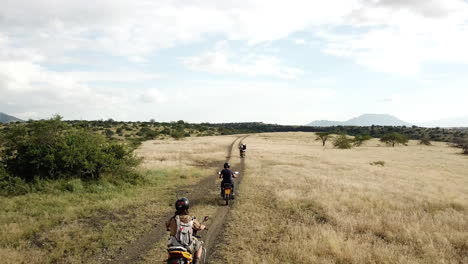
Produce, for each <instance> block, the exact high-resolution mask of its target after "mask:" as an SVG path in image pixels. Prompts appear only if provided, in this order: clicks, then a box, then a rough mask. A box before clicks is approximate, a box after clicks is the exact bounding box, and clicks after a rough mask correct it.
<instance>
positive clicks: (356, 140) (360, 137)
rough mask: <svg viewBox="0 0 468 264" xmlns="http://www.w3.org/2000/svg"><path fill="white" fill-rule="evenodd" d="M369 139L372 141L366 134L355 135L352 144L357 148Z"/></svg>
mask: <svg viewBox="0 0 468 264" xmlns="http://www.w3.org/2000/svg"><path fill="white" fill-rule="evenodd" d="M370 139H372V137H371V136H369V135H367V134H364V135H357V136H355V137H354V139H353V144H354V146H356V147H359V146H361V145H362V144H363V143H364V142H366V141H368V140H370Z"/></svg>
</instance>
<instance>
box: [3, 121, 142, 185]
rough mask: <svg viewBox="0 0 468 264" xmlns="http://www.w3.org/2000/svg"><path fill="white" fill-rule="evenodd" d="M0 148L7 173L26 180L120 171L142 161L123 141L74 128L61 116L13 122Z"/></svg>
mask: <svg viewBox="0 0 468 264" xmlns="http://www.w3.org/2000/svg"><path fill="white" fill-rule="evenodd" d="M0 149H1V152H0V160H1V161H2V163H3V164H4V168H5V170H6V173H7V174H8V175H10V176H11V177H18V178H21V179H22V180H24V181H26V182H32V181H33V180H35V179H39V180H44V179H51V180H57V179H74V178H81V179H98V178H100V177H101V175H102V173H112V174H113V175H121V174H122V173H125V172H127V171H130V170H131V169H132V168H133V167H135V166H136V165H137V164H138V162H139V160H138V159H136V158H135V157H134V156H133V154H132V151H131V150H130V149H127V148H126V147H125V146H124V145H121V144H118V143H115V142H112V141H110V140H108V139H107V138H106V137H104V136H103V135H99V134H95V133H91V132H87V131H85V130H82V129H74V128H71V127H70V126H69V125H67V124H66V123H64V122H62V121H61V117H59V116H57V117H54V118H52V119H49V120H41V121H34V122H30V123H27V124H18V125H14V126H13V127H12V128H11V129H10V130H9V131H8V132H6V133H4V134H3V136H2V137H1V141H0Z"/></svg>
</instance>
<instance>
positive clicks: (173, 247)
mask: <svg viewBox="0 0 468 264" xmlns="http://www.w3.org/2000/svg"><path fill="white" fill-rule="evenodd" d="M167 251H169V252H172V251H182V252H187V251H188V250H187V249H186V248H184V247H181V246H172V247H168V248H167Z"/></svg>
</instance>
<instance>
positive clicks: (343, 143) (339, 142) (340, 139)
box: [333, 134, 353, 149]
mask: <svg viewBox="0 0 468 264" xmlns="http://www.w3.org/2000/svg"><path fill="white" fill-rule="evenodd" d="M352 143H353V140H352V139H351V138H349V137H348V136H346V134H340V135H339V136H337V137H336V138H335V139H334V140H333V146H335V148H339V149H350V148H352Z"/></svg>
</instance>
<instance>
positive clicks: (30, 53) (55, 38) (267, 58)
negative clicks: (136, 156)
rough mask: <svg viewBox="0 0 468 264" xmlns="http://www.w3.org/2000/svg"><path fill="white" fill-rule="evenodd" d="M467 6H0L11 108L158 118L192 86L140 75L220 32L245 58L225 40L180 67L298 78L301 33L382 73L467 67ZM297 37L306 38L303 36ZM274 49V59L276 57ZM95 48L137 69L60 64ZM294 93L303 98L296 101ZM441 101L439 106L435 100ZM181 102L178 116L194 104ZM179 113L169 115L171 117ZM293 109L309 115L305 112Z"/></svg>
mask: <svg viewBox="0 0 468 264" xmlns="http://www.w3.org/2000/svg"><path fill="white" fill-rule="evenodd" d="M467 6H468V4H467V3H466V1H461V0H444V1H442V0H439V1H437V0H430V1H426V0H414V1H403V0H330V1H311V0H290V1H270V0H249V1H248V0H239V1H218V0H192V1H176V0H160V1H150V0H140V1H135V0H102V1H91V0H81V1H77V0H76V1H72V0H70V1H61V0H35V1H29V0H15V1H4V3H2V7H1V8H0V18H1V19H0V93H1V96H0V103H1V104H2V106H5V107H7V108H8V109H10V110H11V111H10V112H12V113H20V114H21V113H23V117H26V116H27V115H30V116H31V117H36V116H41V117H45V116H44V115H47V114H49V113H51V114H53V113H56V112H57V111H66V112H67V113H70V114H71V115H72V116H76V115H77V114H83V115H84V116H90V117H92V118H94V117H96V116H100V115H101V114H102V115H103V117H104V118H105V117H106V116H107V117H109V113H111V112H112V113H114V112H115V113H118V115H119V116H120V117H121V118H124V117H126V116H127V115H126V113H129V114H128V117H130V116H131V115H132V114H131V113H133V114H134V116H139V115H140V114H141V113H139V111H140V110H141V109H143V108H141V107H148V108H146V109H145V110H146V111H145V113H146V112H148V113H151V112H150V110H151V109H152V108H151V107H153V106H152V103H155V104H158V103H159V104H160V103H163V102H166V101H167V100H168V98H170V99H171V102H172V101H173V98H175V95H177V94H181V95H184V96H185V95H186V94H187V93H186V90H185V89H182V88H180V87H178V85H179V84H178V83H177V80H166V83H165V84H167V83H170V84H167V86H168V87H171V89H172V88H173V90H170V89H169V88H167V89H166V90H165V87H159V86H157V85H155V84H153V83H152V84H150V85H145V86H144V87H142V88H143V90H142V89H138V82H140V81H151V82H154V81H155V80H159V79H158V78H160V75H159V74H155V73H152V72H151V71H149V72H148V70H147V69H148V68H145V67H146V66H147V64H149V56H150V55H155V52H156V51H158V50H161V49H164V48H169V47H177V46H178V45H183V46H184V47H189V46H190V45H191V44H193V43H202V44H204V43H205V42H204V41H206V40H212V39H226V40H227V41H234V40H235V42H236V43H240V45H242V46H243V47H246V50H242V51H241V52H239V53H235V52H233V51H230V50H229V49H227V48H226V47H224V48H223V47H218V48H216V49H214V50H211V51H208V52H205V53H203V54H199V55H198V56H191V55H190V54H189V55H183V56H186V57H185V58H183V59H182V62H183V63H184V64H185V65H186V66H188V67H190V68H191V69H192V70H195V71H204V72H208V73H230V74H237V75H239V76H240V78H241V77H242V75H247V76H262V77H278V78H282V79H294V78H298V79H299V77H300V76H301V75H302V73H303V71H302V70H301V69H299V67H300V66H295V67H291V66H289V65H285V63H284V60H280V58H282V57H285V56H287V52H288V50H287V48H286V47H282V46H281V49H280V48H279V47H278V46H279V45H276V44H277V42H276V40H282V39H286V38H288V37H290V36H291V35H292V34H294V33H298V32H300V33H311V34H314V35H316V36H318V37H320V38H321V39H322V40H323V41H324V43H325V44H324V45H325V48H323V52H325V53H327V54H329V55H333V56H338V57H344V58H347V59H349V60H352V61H355V62H356V63H357V64H360V65H364V66H365V67H369V68H371V69H373V70H376V71H381V72H390V73H397V74H401V75H417V74H418V73H420V72H421V71H424V65H425V64H424V63H426V62H444V63H461V64H465V65H466V64H468V49H467V48H466V47H468V11H467V10H468V8H467ZM90 7H92V8H90ZM300 36H301V37H304V39H303V40H304V41H305V42H307V43H311V42H312V41H313V40H310V39H307V35H306V34H301V35H300ZM288 41H289V43H292V42H295V43H296V44H298V45H300V44H302V43H303V41H302V40H301V39H295V40H294V39H290V40H288ZM259 46H260V47H261V48H265V49H264V50H263V51H262V52H261V54H260V53H253V52H254V51H255V50H256V49H255V48H258V47H259ZM307 47H309V46H307ZM315 47H317V45H314V46H313V47H311V48H315ZM189 49H190V48H187V50H189ZM267 49H268V50H269V51H268V52H267V51H266V50H267ZM301 50H302V48H301ZM272 52H274V53H275V56H271V53H272ZM88 53H89V54H91V55H89V54H88ZM184 54H186V53H184ZM94 55H96V57H99V58H102V59H103V60H106V59H108V58H109V57H107V56H108V55H111V56H121V57H124V58H126V59H127V60H128V61H129V64H128V65H125V66H124V67H125V68H126V69H127V68H128V70H122V71H118V70H116V68H115V67H109V66H108V65H106V66H107V68H104V69H102V68H100V72H90V71H91V70H89V71H86V70H75V69H72V70H67V71H66V72H58V71H54V70H51V69H58V68H59V69H60V66H61V65H66V66H68V67H73V65H75V64H81V66H83V65H92V66H95V65H94V60H93V59H95V58H94ZM181 56H182V55H181ZM173 59H174V60H176V58H173ZM152 63H153V62H152ZM157 63H158V62H154V64H157ZM163 63H164V62H163ZM298 63H299V62H298ZM108 64H110V63H109V62H108ZM135 64H139V65H137V66H135ZM46 65H47V66H46ZM129 65H130V66H129ZM112 66H115V65H112ZM132 66H134V68H132ZM158 66H161V65H158ZM142 69H144V70H143V71H142ZM152 69H154V68H152ZM331 74H333V73H331ZM236 77H237V76H236ZM105 81H112V82H119V85H118V86H116V87H119V88H115V87H107V88H103V87H95V86H94V85H92V84H91V83H92V82H105ZM122 82H123V83H124V84H122ZM239 82H241V80H239ZM174 83H175V84H174ZM122 86H125V88H122ZM239 86H241V87H246V86H245V85H241V84H239ZM287 86H288V85H286V84H285V87H284V88H283V89H279V88H276V89H277V90H275V91H277V92H275V93H274V94H276V95H277V96H278V98H279V92H281V93H283V94H282V96H281V99H282V100H283V101H284V100H286V101H287V102H288V104H290V105H294V106H296V105H297V103H295V102H296V101H297V100H298V98H299V97H301V96H305V94H304V93H305V92H303V91H301V92H300V93H299V92H298V91H294V92H292V91H290V90H289V89H287ZM441 86H442V85H441ZM465 86H466V85H465ZM148 87H152V88H151V89H146V88H148ZM224 87H228V86H224ZM229 87H230V88H229V89H236V87H238V86H237V85H235V86H229ZM262 87H265V86H262ZM269 87H271V86H269ZM198 89H199V91H202V92H199V94H204V93H203V91H204V90H203V87H199V88H198ZM226 89H228V88H226ZM452 90H453V89H452ZM258 91H262V92H259V93H254V95H255V96H259V97H261V96H262V95H264V94H267V93H266V92H265V91H267V90H266V89H259V90H258ZM316 92H317V91H315V93H316ZM205 95H206V96H208V97H209V96H210V94H205ZM244 95H245V96H248V93H245V94H244ZM289 95H290V96H291V98H294V99H291V100H289V101H288V100H287V98H288V96H289ZM232 96H236V95H235V94H233V95H232ZM309 97H313V95H312V94H310V95H309ZM380 97H382V96H380ZM181 98H182V97H181ZM434 98H439V99H440V96H439V97H434ZM458 98H462V97H461V96H459V97H458ZM458 98H457V100H458ZM295 100H296V101H295ZM457 100H455V101H456V102H457V103H456V104H455V106H456V107H458V108H459V109H458V108H457V109H455V106H453V107H451V108H450V107H448V108H444V111H446V112H445V114H449V111H455V110H457V111H458V110H460V109H462V108H461V106H464V104H463V103H461V102H459V101H457ZM142 101H146V102H147V103H143V104H141V102H142ZM301 102H303V101H301ZM431 102H432V103H434V104H437V101H436V100H435V99H434V100H433V101H431ZM193 103H196V102H193ZM276 103H277V104H281V101H278V102H276ZM303 103H304V104H305V103H306V102H303ZM439 103H440V102H439ZM140 104H141V105H144V106H140ZM265 104H266V103H265ZM285 105H286V104H285ZM387 105H392V104H387ZM408 105H409V103H408ZM179 107H180V109H181V110H180V111H183V109H187V108H184V107H185V106H184V105H180V106H179ZM171 109H172V108H171ZM192 109H194V108H192ZM253 109H254V108H251V110H253ZM257 109H260V108H257ZM265 109H274V108H268V107H265ZM404 109H406V110H407V109H411V108H409V107H407V108H404ZM434 109H436V108H434ZM450 109H451V110H450ZM156 110H159V111H162V109H159V108H158V109H156ZM156 110H154V111H156ZM429 110H430V109H429ZM5 111H6V110H5ZM171 111H172V110H167V115H168V116H171V113H170V112H171ZM314 111H319V109H314ZM402 111H403V110H402ZM434 111H435V110H434ZM462 111H463V109H462ZM33 112H34V113H33ZM38 113H43V114H38ZM206 113H209V112H208V110H207V112H206ZM288 113H290V112H285V115H288ZM181 114H182V113H181ZM294 114H295V115H298V116H299V115H302V114H301V113H300V110H295V112H294ZM308 114H310V113H308ZM119 116H117V115H115V116H114V118H119ZM200 116H204V115H200ZM150 117H152V116H150ZM176 119H177V118H176ZM178 119H185V117H184V116H180V117H178Z"/></svg>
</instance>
